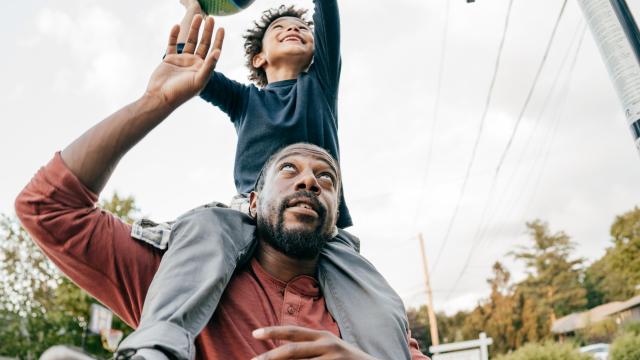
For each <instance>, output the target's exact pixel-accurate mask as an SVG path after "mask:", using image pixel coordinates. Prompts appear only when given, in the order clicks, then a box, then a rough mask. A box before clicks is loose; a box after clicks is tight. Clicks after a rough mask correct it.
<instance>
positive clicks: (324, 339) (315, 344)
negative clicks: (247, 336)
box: [252, 326, 375, 360]
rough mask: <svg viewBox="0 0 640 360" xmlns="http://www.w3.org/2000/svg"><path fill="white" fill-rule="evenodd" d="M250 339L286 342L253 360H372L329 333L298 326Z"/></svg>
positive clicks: (265, 331) (259, 331) (260, 331)
mask: <svg viewBox="0 0 640 360" xmlns="http://www.w3.org/2000/svg"><path fill="white" fill-rule="evenodd" d="M253 337H255V338H256V339H259V340H286V341H288V342H289V343H287V344H285V345H282V346H279V347H278V348H275V349H273V350H271V351H269V352H266V353H264V354H262V355H259V356H257V357H255V358H253V359H252V360H287V359H343V360H348V359H353V360H355V359H358V360H375V359H374V358H373V357H371V356H369V355H367V354H365V353H363V352H362V351H360V350H359V349H357V348H355V347H354V346H352V345H350V344H348V343H347V342H346V341H344V340H342V339H340V338H338V337H336V336H335V335H333V334H332V333H330V332H328V331H320V330H311V329H307V328H303V327H299V326H273V327H267V328H262V329H257V330H255V331H254V332H253Z"/></svg>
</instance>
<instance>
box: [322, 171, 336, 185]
mask: <svg viewBox="0 0 640 360" xmlns="http://www.w3.org/2000/svg"><path fill="white" fill-rule="evenodd" d="M318 178H319V179H320V180H324V181H329V182H331V185H333V184H334V183H335V180H334V179H333V176H331V174H328V173H322V174H320V175H318Z"/></svg>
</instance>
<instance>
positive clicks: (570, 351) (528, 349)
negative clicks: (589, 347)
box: [496, 342, 593, 360]
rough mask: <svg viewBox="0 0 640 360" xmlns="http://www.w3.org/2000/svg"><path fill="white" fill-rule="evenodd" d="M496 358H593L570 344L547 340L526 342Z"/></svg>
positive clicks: (580, 359) (562, 359)
mask: <svg viewBox="0 0 640 360" xmlns="http://www.w3.org/2000/svg"><path fill="white" fill-rule="evenodd" d="M496 360H593V358H592V357H591V355H587V354H582V353H580V351H578V349H576V348H575V347H573V345H571V344H559V343H553V342H548V343H546V344H543V345H542V344H527V345H525V346H523V347H521V348H520V349H518V350H516V351H514V352H512V353H511V354H507V355H502V356H499V357H498V358H497V359H496Z"/></svg>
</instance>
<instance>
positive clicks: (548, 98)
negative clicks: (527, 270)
mask: <svg viewBox="0 0 640 360" xmlns="http://www.w3.org/2000/svg"><path fill="white" fill-rule="evenodd" d="M581 29H582V30H583V32H584V24H583V22H582V21H580V22H579V23H578V25H577V26H576V30H575V31H574V33H573V36H572V38H571V42H570V45H569V46H568V47H567V51H566V52H565V55H564V57H563V58H562V61H561V63H560V66H559V67H558V71H557V72H556V74H555V76H554V80H553V83H552V86H551V89H550V90H549V92H548V93H547V96H546V97H545V100H544V101H543V105H542V110H541V111H540V112H539V114H538V117H537V118H536V120H535V127H534V129H533V131H532V132H531V135H530V136H529V138H528V139H527V142H526V144H525V146H524V147H523V149H522V151H521V152H520V154H519V155H520V156H519V157H518V159H519V160H518V161H517V162H516V166H514V171H513V172H512V173H511V176H510V177H509V178H508V179H510V181H509V182H508V184H507V189H506V190H505V191H504V192H503V193H502V194H503V196H502V197H501V199H500V200H499V201H498V205H496V208H495V212H494V213H493V214H492V215H491V216H489V219H493V218H494V217H495V215H496V214H497V213H498V209H499V204H500V203H502V199H504V198H506V196H505V195H506V194H507V193H508V191H509V189H510V185H511V184H513V183H515V181H514V178H515V176H516V173H517V172H518V169H519V168H520V165H521V164H522V162H523V159H524V155H525V153H526V150H527V148H528V147H529V144H530V143H531V140H532V139H533V135H534V134H535V133H536V132H537V129H538V126H539V125H540V123H541V122H542V116H543V115H544V114H545V113H546V111H547V108H548V106H549V105H550V104H551V98H552V96H553V95H554V94H555V93H556V89H557V86H558V84H559V83H560V81H559V80H560V78H561V75H562V73H563V70H565V65H566V64H567V61H568V60H569V58H570V55H571V53H572V52H573V53H575V51H573V50H572V49H574V47H575V44H576V43H580V42H581V40H580V30H581ZM576 51H577V50H576ZM574 56H575V55H574ZM561 93H563V92H562V91H561ZM540 155H542V153H541V154H540ZM535 158H536V161H535V163H534V165H533V166H532V167H531V169H532V170H533V168H535V165H536V164H537V159H538V158H539V157H535ZM529 173H531V172H529ZM496 175H497V174H496ZM496 175H494V179H493V181H492V184H491V189H492V190H491V191H490V194H491V195H489V197H488V200H487V203H486V205H485V209H484V211H483V216H482V218H481V222H480V225H479V227H478V231H476V234H475V236H474V240H473V242H474V244H475V243H476V241H479V242H480V243H482V242H484V238H485V236H486V234H487V231H488V227H489V226H488V224H490V223H491V222H492V220H489V219H488V220H487V221H486V222H484V216H485V213H486V212H487V210H488V207H489V204H490V199H491V197H492V194H493V189H494V188H495V184H497V181H498V177H497V176H496ZM529 178H530V177H529V176H527V177H526V179H529ZM524 187H525V188H526V186H524ZM522 194H523V192H522V191H520V192H519V195H517V198H518V199H519V198H520V197H521V195H522ZM515 203H516V204H517V203H518V201H516V202H515ZM508 213H512V212H511V211H510V212H508ZM480 229H482V232H480ZM487 246H489V244H487Z"/></svg>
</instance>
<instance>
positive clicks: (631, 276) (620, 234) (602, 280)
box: [585, 207, 640, 306]
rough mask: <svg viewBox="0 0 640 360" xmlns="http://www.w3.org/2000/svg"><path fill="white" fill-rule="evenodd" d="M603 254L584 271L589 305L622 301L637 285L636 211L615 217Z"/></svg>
mask: <svg viewBox="0 0 640 360" xmlns="http://www.w3.org/2000/svg"><path fill="white" fill-rule="evenodd" d="M610 233H611V244H612V246H610V247H609V248H608V249H607V252H606V253H605V255H604V256H603V257H602V258H600V259H599V260H598V261H596V262H594V263H593V264H592V265H591V266H590V267H589V268H588V269H587V270H586V272H585V287H586V289H587V290H588V296H589V305H590V306H597V305H601V304H603V303H607V302H611V301H620V300H626V299H628V298H630V297H633V296H634V295H636V294H638V286H639V285H640V208H637V207H636V208H634V209H633V210H631V211H629V212H627V213H625V214H623V215H620V216H618V217H616V220H615V222H614V223H613V225H612V226H611V231H610Z"/></svg>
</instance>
